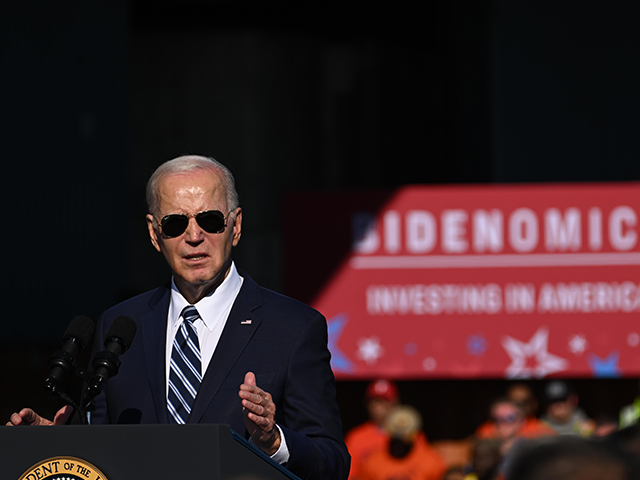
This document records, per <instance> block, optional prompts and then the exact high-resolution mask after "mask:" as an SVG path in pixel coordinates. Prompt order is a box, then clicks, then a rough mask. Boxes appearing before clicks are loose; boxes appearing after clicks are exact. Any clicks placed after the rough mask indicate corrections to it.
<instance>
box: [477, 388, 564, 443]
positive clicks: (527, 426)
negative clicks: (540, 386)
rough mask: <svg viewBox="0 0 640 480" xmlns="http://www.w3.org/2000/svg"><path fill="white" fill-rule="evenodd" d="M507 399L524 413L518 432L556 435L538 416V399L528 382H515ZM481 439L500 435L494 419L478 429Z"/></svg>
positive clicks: (529, 436) (535, 435) (533, 434)
mask: <svg viewBox="0 0 640 480" xmlns="http://www.w3.org/2000/svg"><path fill="white" fill-rule="evenodd" d="M506 397H507V399H509V400H511V401H512V402H513V403H515V404H516V405H518V406H519V407H520V409H521V410H522V412H523V413H524V422H523V424H522V426H521V428H520V431H519V432H518V434H519V435H520V436H523V437H528V438H533V437H538V436H543V435H555V431H554V430H553V429H552V428H550V427H548V426H547V425H546V424H545V423H544V422H542V421H541V420H539V419H538V418H537V417H536V411H537V409H538V400H537V399H536V397H535V396H534V394H533V391H532V390H531V387H529V385H527V384H526V383H520V382H518V383H514V384H512V385H511V386H510V387H509V388H508V389H507V393H506ZM476 436H477V437H478V438H479V439H485V438H496V437H498V430H497V425H496V423H495V422H494V421H493V420H488V421H486V422H485V423H483V424H482V425H480V427H478V429H477V430H476Z"/></svg>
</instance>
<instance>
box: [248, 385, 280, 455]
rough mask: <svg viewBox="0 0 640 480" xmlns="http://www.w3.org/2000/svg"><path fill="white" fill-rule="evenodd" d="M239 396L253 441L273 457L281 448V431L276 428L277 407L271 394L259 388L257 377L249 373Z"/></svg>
mask: <svg viewBox="0 0 640 480" xmlns="http://www.w3.org/2000/svg"><path fill="white" fill-rule="evenodd" d="M238 395H239V396H240V398H241V399H242V407H243V408H242V412H243V413H244V424H245V426H246V427H247V430H248V431H249V435H251V440H252V441H253V443H254V444H255V445H256V446H257V447H259V448H260V449H261V450H262V451H263V452H265V453H266V454H267V455H273V454H274V453H276V452H277V451H278V449H279V448H280V431H279V430H278V427H276V405H275V403H273V399H272V398H271V394H270V393H268V392H265V391H264V390H262V389H261V388H259V387H258V386H257V385H256V376H255V375H254V374H253V373H252V372H248V373H247V374H246V375H245V376H244V383H243V384H242V385H240V391H239V392H238Z"/></svg>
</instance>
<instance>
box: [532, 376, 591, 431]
mask: <svg viewBox="0 0 640 480" xmlns="http://www.w3.org/2000/svg"><path fill="white" fill-rule="evenodd" d="M544 394H545V399H546V402H547V409H546V413H545V414H544V415H543V417H542V420H543V421H544V422H545V423H546V424H547V425H548V426H550V427H551V428H553V429H554V430H555V431H556V432H557V433H558V434H559V435H580V436H582V437H588V436H590V435H592V434H593V431H594V428H595V423H594V421H593V420H591V419H590V418H589V417H587V415H586V414H585V413H584V411H583V410H582V409H581V408H580V407H578V395H577V394H576V393H575V392H574V391H573V389H572V388H571V386H570V385H569V384H568V383H567V382H564V381H562V380H553V381H551V382H549V383H547V385H546V386H545V389H544Z"/></svg>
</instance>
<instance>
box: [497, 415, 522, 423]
mask: <svg viewBox="0 0 640 480" xmlns="http://www.w3.org/2000/svg"><path fill="white" fill-rule="evenodd" d="M519 418H520V417H519V416H518V415H517V414H515V413H511V414H508V415H504V416H503V417H493V421H494V422H496V423H513V422H515V421H516V420H518V419H519Z"/></svg>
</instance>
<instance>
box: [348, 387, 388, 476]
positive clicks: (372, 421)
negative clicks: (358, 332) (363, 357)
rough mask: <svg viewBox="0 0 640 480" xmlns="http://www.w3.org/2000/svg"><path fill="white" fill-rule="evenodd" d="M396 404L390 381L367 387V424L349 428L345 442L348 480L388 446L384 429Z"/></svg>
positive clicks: (357, 474)
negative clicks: (363, 464)
mask: <svg viewBox="0 0 640 480" xmlns="http://www.w3.org/2000/svg"><path fill="white" fill-rule="evenodd" d="M398 403H399V396H398V388H397V387H396V384H395V383H393V382H392V381H389V380H386V379H378V380H375V381H373V382H371V383H370V384H369V385H368V386H367V391H366V393H365V408H366V409H367V413H368V415H369V420H368V421H366V422H365V423H363V424H361V425H358V426H357V427H354V428H352V429H351V430H350V431H349V432H347V435H346V436H345V439H344V440H345V443H346V444H347V448H348V449H349V453H350V454H351V472H350V473H349V480H357V479H358V478H359V474H360V469H361V467H362V462H363V461H364V459H365V458H367V457H368V456H369V455H371V454H372V453H373V452H375V451H377V450H379V449H381V448H384V447H385V446H386V445H387V442H388V440H389V435H388V434H387V432H386V431H385V429H384V425H385V422H386V420H387V417H388V415H389V412H391V410H392V409H393V407H395V406H396V405H397V404H398Z"/></svg>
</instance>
